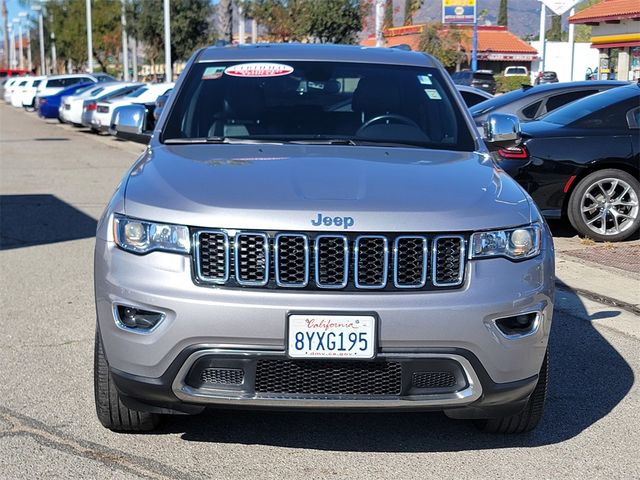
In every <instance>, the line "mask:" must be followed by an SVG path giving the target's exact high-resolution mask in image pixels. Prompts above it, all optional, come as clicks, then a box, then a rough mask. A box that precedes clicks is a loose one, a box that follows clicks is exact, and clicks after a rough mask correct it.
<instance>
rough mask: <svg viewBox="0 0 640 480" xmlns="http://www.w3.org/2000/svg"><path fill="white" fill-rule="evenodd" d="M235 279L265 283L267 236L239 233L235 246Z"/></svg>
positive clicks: (267, 263)
mask: <svg viewBox="0 0 640 480" xmlns="http://www.w3.org/2000/svg"><path fill="white" fill-rule="evenodd" d="M235 266H236V280H237V281H238V283H240V284H246V285H265V284H266V283H267V282H268V281H269V238H268V237H267V236H266V235H265V234H263V233H240V234H238V235H237V236H236V246H235Z"/></svg>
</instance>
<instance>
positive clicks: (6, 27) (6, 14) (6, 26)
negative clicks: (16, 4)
mask: <svg viewBox="0 0 640 480" xmlns="http://www.w3.org/2000/svg"><path fill="white" fill-rule="evenodd" d="M2 20H3V23H4V56H3V60H4V66H5V67H8V66H9V65H10V63H11V60H10V59H9V12H8V11H7V0H2Z"/></svg>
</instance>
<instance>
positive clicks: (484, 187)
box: [124, 144, 531, 232]
mask: <svg viewBox="0 0 640 480" xmlns="http://www.w3.org/2000/svg"><path fill="white" fill-rule="evenodd" d="M124 205H125V207H124V208H125V213H126V214H127V215H130V216H132V217H137V218H143V219H148V220H155V221H162V222H168V223H177V224H182V225H190V226H201V227H212V228H229V229H236V228H237V229H261V230H308V231H312V230H316V231H321V230H336V229H337V228H336V227H335V226H325V224H324V223H322V222H318V218H319V216H320V218H321V219H324V218H325V217H329V218H331V219H333V218H336V217H340V218H345V217H351V218H352V219H353V225H352V226H351V227H350V229H349V230H350V231H369V232H376V231H406V232H410V231H416V232H417V231H420V232H437V231H447V232H452V231H469V230H479V229H489V228H500V227H506V226H516V225H522V224H525V223H528V222H529V221H530V214H531V212H530V206H529V203H528V200H527V196H526V194H525V193H524V192H523V190H522V189H521V188H520V187H519V186H518V185H517V184H516V183H515V181H514V180H512V179H511V178H510V177H508V176H507V175H506V174H505V173H504V172H502V171H501V170H499V169H497V168H496V167H495V166H494V164H493V162H492V161H491V160H490V159H489V158H488V157H486V156H484V155H481V154H478V153H471V152H450V151H439V150H423V149H413V148H389V149H386V148H381V147H359V146H333V145H331V146H326V145H325V146H318V145H314V146H306V145H265V144H259V145H256V144H254V145H246V144H245V145H171V146H169V145H160V146H156V147H153V148H149V149H148V151H147V153H146V154H144V155H143V156H142V157H141V158H140V160H139V161H138V162H137V164H136V165H134V167H133V168H132V170H131V174H130V176H129V178H128V182H127V186H126V193H125V204H124ZM348 223H351V222H348ZM337 224H341V225H342V226H341V227H340V229H344V224H345V222H339V223H337Z"/></svg>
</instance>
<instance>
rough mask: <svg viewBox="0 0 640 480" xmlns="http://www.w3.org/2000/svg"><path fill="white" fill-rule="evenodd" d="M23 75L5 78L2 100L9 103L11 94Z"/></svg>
mask: <svg viewBox="0 0 640 480" xmlns="http://www.w3.org/2000/svg"><path fill="white" fill-rule="evenodd" d="M24 78H25V77H14V78H10V79H9V80H7V83H5V84H4V101H5V102H7V103H11V96H12V94H13V91H14V90H15V89H16V88H17V86H18V84H19V83H20V82H22V81H23V80H24Z"/></svg>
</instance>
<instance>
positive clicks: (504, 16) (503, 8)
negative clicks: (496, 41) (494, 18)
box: [498, 0, 509, 27]
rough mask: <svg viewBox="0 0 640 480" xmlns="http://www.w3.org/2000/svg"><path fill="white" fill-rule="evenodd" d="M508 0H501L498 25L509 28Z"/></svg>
mask: <svg viewBox="0 0 640 480" xmlns="http://www.w3.org/2000/svg"><path fill="white" fill-rule="evenodd" d="M507 3H508V2H507V0H500V10H498V25H502V26H505V27H508V26H509V13H508V6H507Z"/></svg>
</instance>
